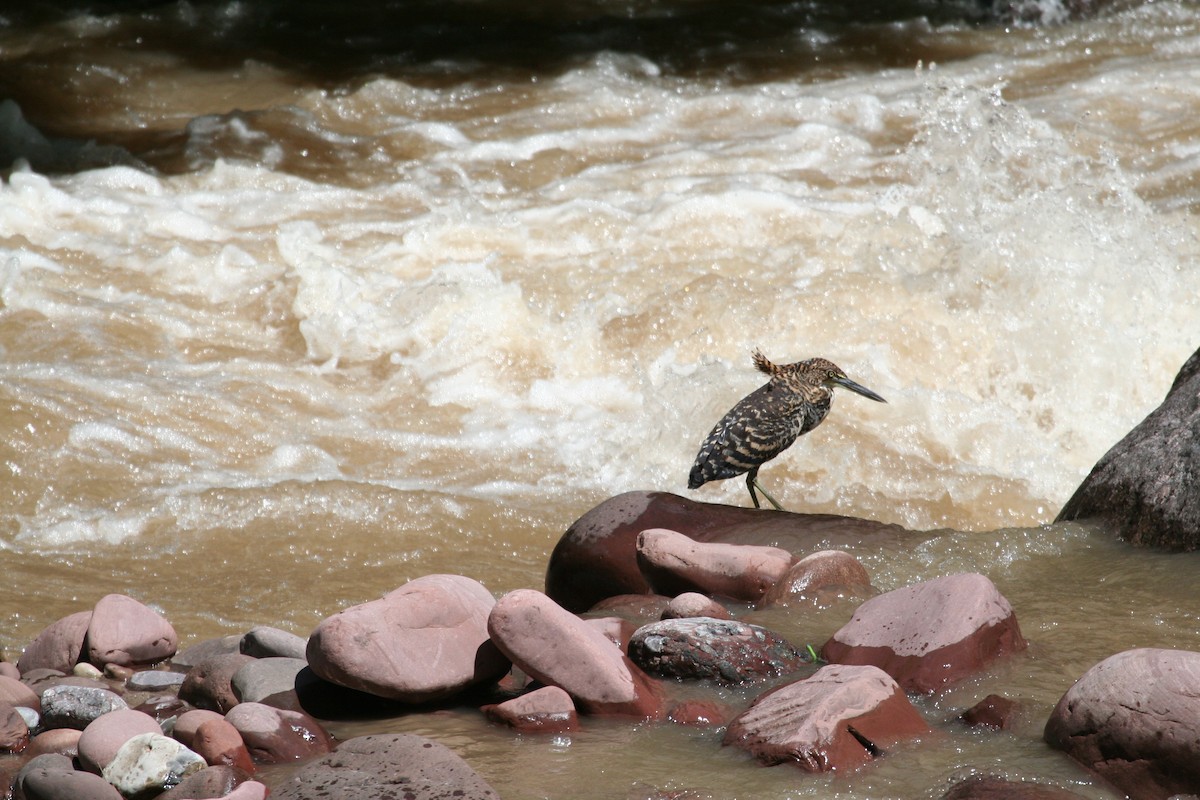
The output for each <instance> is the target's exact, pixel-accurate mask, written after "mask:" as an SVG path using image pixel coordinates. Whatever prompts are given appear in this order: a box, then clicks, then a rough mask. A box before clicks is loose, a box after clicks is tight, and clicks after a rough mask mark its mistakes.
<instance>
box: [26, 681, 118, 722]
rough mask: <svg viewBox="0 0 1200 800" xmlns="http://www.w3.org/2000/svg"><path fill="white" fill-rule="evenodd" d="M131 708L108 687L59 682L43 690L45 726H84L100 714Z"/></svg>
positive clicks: (43, 718) (43, 719)
mask: <svg viewBox="0 0 1200 800" xmlns="http://www.w3.org/2000/svg"><path fill="white" fill-rule="evenodd" d="M128 708H129V706H128V704H127V703H126V702H125V701H124V700H122V699H121V698H120V697H119V696H117V694H116V693H115V692H111V691H109V690H108V689H101V688H99V687H96V686H75V685H73V684H69V683H64V684H59V685H57V686H51V687H50V688H48V689H46V690H45V691H43V692H42V727H44V728H76V729H78V730H83V729H84V728H86V727H87V726H88V725H90V724H91V723H92V720H94V719H96V718H97V717H101V716H103V715H105V714H108V713H109V712H111V711H117V710H118V709H128Z"/></svg>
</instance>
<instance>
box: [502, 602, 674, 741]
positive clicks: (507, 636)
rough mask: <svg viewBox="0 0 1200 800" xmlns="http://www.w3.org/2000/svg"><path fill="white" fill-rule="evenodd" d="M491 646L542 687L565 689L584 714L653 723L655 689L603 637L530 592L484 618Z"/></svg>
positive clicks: (658, 696)
mask: <svg viewBox="0 0 1200 800" xmlns="http://www.w3.org/2000/svg"><path fill="white" fill-rule="evenodd" d="M488 630H489V631H490V632H491V635H492V640H493V641H495V643H496V646H497V647H499V648H500V650H501V651H503V652H504V654H505V655H506V656H508V657H509V658H510V659H512V662H513V663H514V664H516V665H517V666H518V667H520V668H521V669H522V670H524V671H525V673H526V674H528V675H530V676H532V677H534V678H537V679H538V680H539V681H541V682H542V683H546V684H550V685H553V686H559V687H561V688H562V689H565V690H566V691H567V692H568V693H569V694H570V695H571V697H572V698H574V700H575V702H576V704H577V705H578V706H579V707H580V708H582V709H583V710H584V711H585V712H587V713H589V714H610V715H621V716H634V717H641V718H650V719H659V718H661V717H662V716H663V714H664V707H663V694H662V689H661V687H659V685H658V684H657V683H656V682H655V681H654V680H653V679H651V678H650V677H649V676H648V675H646V674H645V673H644V672H642V671H641V670H640V669H638V668H637V667H636V666H634V664H633V663H632V662H631V661H630V660H629V659H628V658H627V657H626V656H625V654H624V653H622V652H621V651H620V650H619V649H617V647H615V646H614V645H613V643H612V642H611V641H610V640H609V639H608V638H607V637H606V636H604V634H602V633H600V632H599V631H598V630H596V629H595V628H593V627H592V626H590V625H588V624H587V623H586V622H585V621H583V620H581V619H580V618H579V617H577V616H575V615H574V614H572V613H571V612H570V611H567V610H566V609H564V608H563V607H562V606H560V605H558V604H557V603H555V602H554V601H553V600H551V599H550V598H549V597H547V596H546V595H544V594H542V593H541V592H537V591H534V590H532V589H518V590H517V591H515V592H509V593H508V594H506V595H505V596H504V597H502V598H500V600H499V601H498V602H497V603H496V607H495V608H493V609H492V613H491V616H490V617H489V618H488Z"/></svg>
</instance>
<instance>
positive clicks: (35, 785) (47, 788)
mask: <svg viewBox="0 0 1200 800" xmlns="http://www.w3.org/2000/svg"><path fill="white" fill-rule="evenodd" d="M13 783H14V789H15V791H16V796H18V797H24V798H25V800H124V798H123V797H122V796H121V793H120V792H118V791H117V790H116V789H115V788H113V786H112V785H111V784H109V782H108V781H106V780H104V778H101V777H100V776H99V775H93V774H92V773H90V772H80V771H79V770H77V769H75V768H74V767H73V766H72V765H71V759H69V758H67V757H66V756H61V755H56V754H47V755H42V756H37V757H36V758H33V759H31V760H30V761H29V762H28V763H27V764H25V766H23V767H22V768H21V769H20V771H18V772H17V776H16V779H15V780H14V781H13Z"/></svg>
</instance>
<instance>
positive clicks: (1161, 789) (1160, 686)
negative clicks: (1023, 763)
mask: <svg viewBox="0 0 1200 800" xmlns="http://www.w3.org/2000/svg"><path fill="white" fill-rule="evenodd" d="M1198 686H1200V653H1197V652H1192V651H1188V650H1160V649H1154V648H1141V649H1137V650H1126V651H1125V652H1123V653H1117V654H1116V655H1114V656H1109V657H1108V658H1106V659H1104V660H1103V661H1101V662H1100V663H1099V664H1097V665H1096V666H1094V667H1092V668H1091V669H1089V670H1088V671H1087V672H1085V673H1084V674H1083V676H1082V677H1080V679H1079V680H1078V681H1076V682H1075V685H1074V686H1072V687H1071V688H1070V689H1068V690H1067V693H1066V694H1064V695H1063V696H1062V699H1061V700H1059V701H1058V705H1057V706H1056V707H1055V709H1054V711H1053V713H1052V714H1051V715H1050V719H1049V720H1048V721H1047V722H1046V730H1045V733H1044V737H1045V739H1046V741H1047V742H1048V743H1049V744H1050V746H1051V747H1055V748H1058V749H1059V750H1063V751H1065V752H1066V753H1067V755H1069V756H1070V757H1071V758H1073V759H1075V760H1076V761H1078V762H1079V763H1080V764H1083V765H1084V766H1085V767H1087V768H1088V769H1090V770H1092V771H1093V772H1095V773H1097V774H1098V775H1100V776H1101V777H1103V778H1104V779H1105V780H1107V781H1108V782H1109V783H1111V784H1113V785H1114V786H1116V787H1117V788H1118V789H1120V790H1121V791H1122V792H1123V793H1124V794H1126V795H1128V796H1129V797H1130V798H1133V800H1164V799H1165V798H1167V797H1169V796H1171V795H1175V794H1182V795H1196V794H1200V692H1197V688H1196V687H1198Z"/></svg>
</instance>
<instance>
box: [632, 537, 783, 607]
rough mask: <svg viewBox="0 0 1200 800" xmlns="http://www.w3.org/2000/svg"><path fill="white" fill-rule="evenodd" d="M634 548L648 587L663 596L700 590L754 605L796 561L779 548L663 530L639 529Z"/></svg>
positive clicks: (703, 592) (702, 592)
mask: <svg viewBox="0 0 1200 800" xmlns="http://www.w3.org/2000/svg"><path fill="white" fill-rule="evenodd" d="M636 546H637V562H638V568H639V569H641V571H642V574H643V575H644V576H646V581H647V582H648V583H649V584H650V588H651V589H652V590H653V591H655V592H657V593H658V594H665V595H667V596H674V595H678V594H682V593H684V592H700V593H701V594H709V595H718V596H720V597H729V598H732V599H734V600H744V601H746V602H750V603H754V602H757V601H758V600H759V598H761V597H762V596H763V595H764V594H766V592H767V590H768V589H770V588H771V587H772V586H774V585H775V584H776V583H777V582H778V581H779V580H780V579H782V578H783V576H784V575H785V574H786V573H787V571H788V568H789V567H791V566H792V562H793V561H795V557H794V556H793V555H792V554H791V553H789V552H788V551H787V550H783V549H781V548H779V547H763V546H759V545H749V544H727V543H724V542H697V541H696V540H694V539H691V538H689V537H687V536H685V535H683V534H682V533H678V532H677V531H672V530H666V529H665V528H651V529H650V530H645V531H642V532H641V534H640V535H639V536H638V538H637V545H636Z"/></svg>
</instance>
